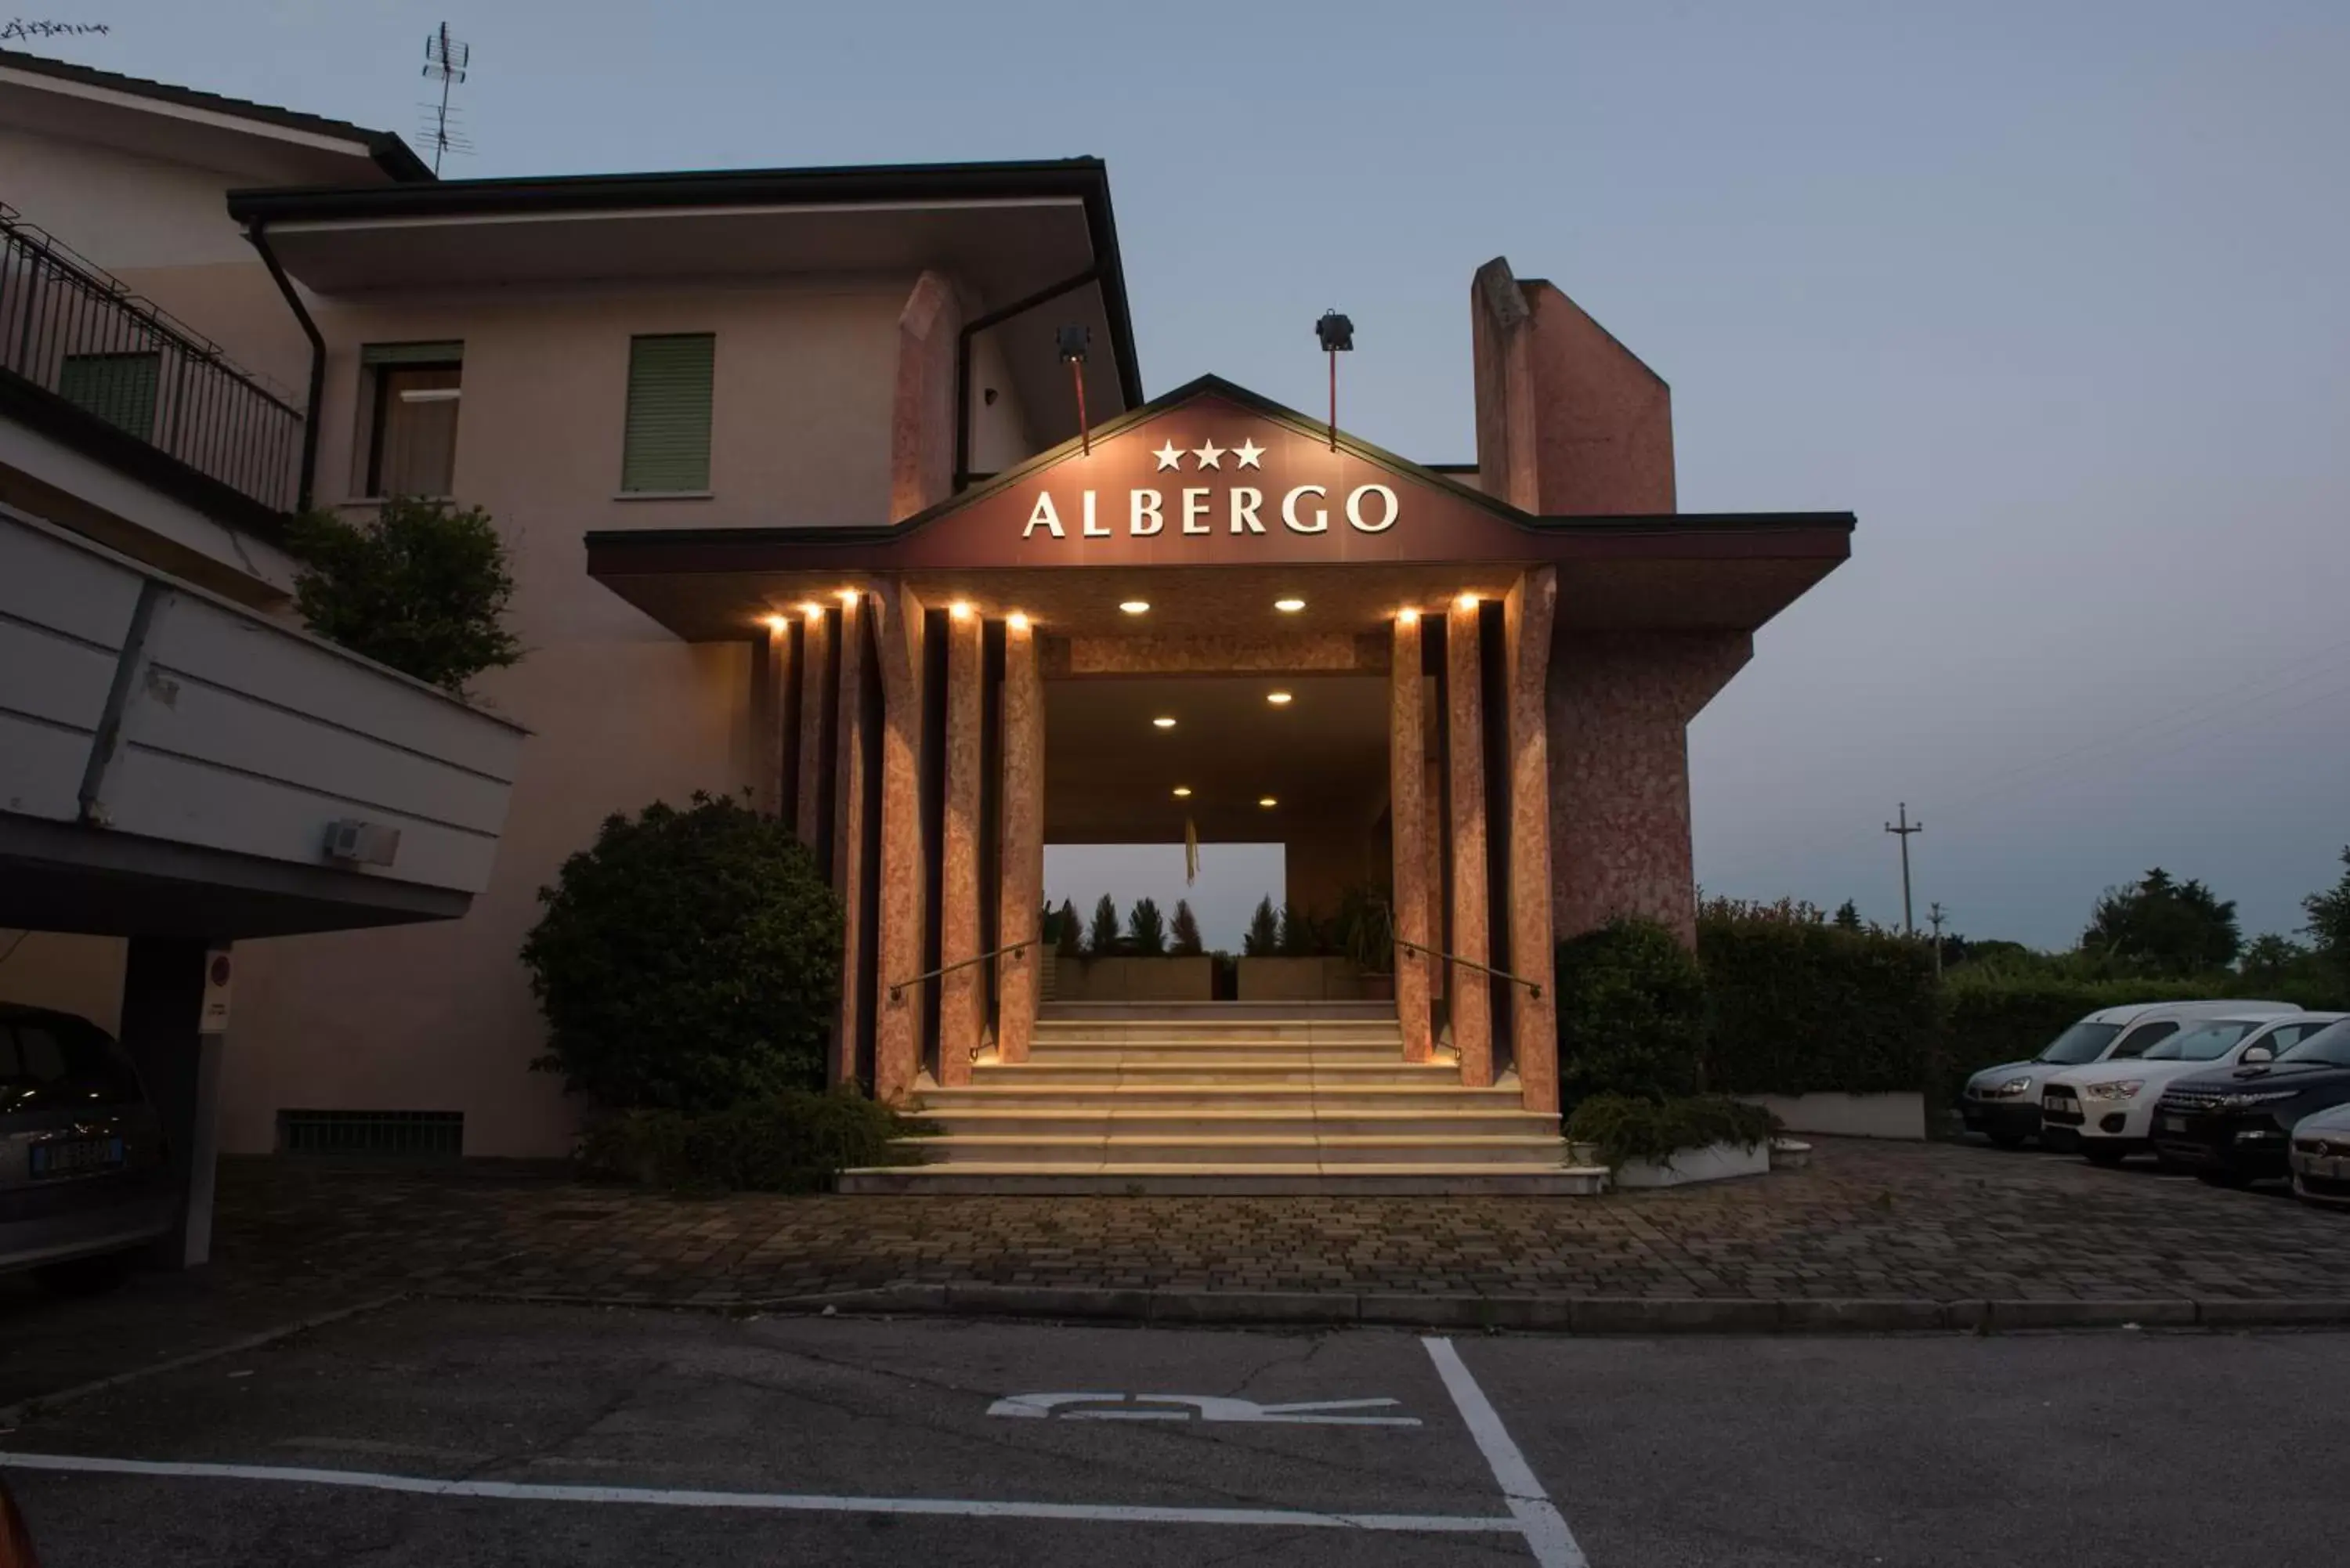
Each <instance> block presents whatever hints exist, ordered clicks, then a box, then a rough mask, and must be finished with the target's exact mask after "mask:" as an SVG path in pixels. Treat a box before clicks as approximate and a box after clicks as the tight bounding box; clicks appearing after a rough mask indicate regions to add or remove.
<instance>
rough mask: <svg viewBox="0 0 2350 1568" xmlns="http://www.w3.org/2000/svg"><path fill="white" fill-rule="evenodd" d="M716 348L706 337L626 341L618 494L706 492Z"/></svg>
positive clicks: (688, 335)
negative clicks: (626, 383) (625, 423)
mask: <svg viewBox="0 0 2350 1568" xmlns="http://www.w3.org/2000/svg"><path fill="white" fill-rule="evenodd" d="M717 343H718V339H717V338H716V337H714V336H712V334H710V333H707V332H685V333H673V334H670V335H667V336H663V337H632V338H630V339H629V422H628V430H627V433H626V438H625V441H624V444H623V448H622V452H621V457H620V488H621V489H622V490H624V491H629V490H707V489H709V488H710V378H711V367H712V364H713V362H714V360H715V358H716V348H717Z"/></svg>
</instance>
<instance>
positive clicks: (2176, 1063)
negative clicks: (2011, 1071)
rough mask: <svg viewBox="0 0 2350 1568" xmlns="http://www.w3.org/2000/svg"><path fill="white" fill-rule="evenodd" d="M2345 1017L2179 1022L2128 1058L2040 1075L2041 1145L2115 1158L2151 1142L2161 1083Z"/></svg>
mask: <svg viewBox="0 0 2350 1568" xmlns="http://www.w3.org/2000/svg"><path fill="white" fill-rule="evenodd" d="M2345 1016H2350V1014H2345V1013H2340V1012H2291V1013H2286V1014H2285V1015H2283V1016H2282V1017H2279V1016H2277V1015H2276V1014H2274V1013H2271V1012H2265V1011H2261V1012H2247V1013H2243V1014H2241V1015H2239V1016H2236V1017H2233V1018H2212V1019H2207V1020H2205V1021H2204V1022H2202V1023H2187V1024H2184V1025H2182V1026H2181V1027H2180V1028H2179V1029H2178V1032H2177V1033H2173V1034H2171V1035H2169V1036H2168V1038H2166V1039H2162V1040H2158V1041H2156V1042H2155V1043H2154V1044H2152V1045H2150V1046H2148V1047H2147V1050H2146V1054H2144V1055H2141V1056H2137V1057H2133V1058H2131V1059H2129V1060H2127V1061H2105V1062H2099V1063H2097V1064H2094V1065H2092V1066H2087V1067H2074V1068H2071V1069H2069V1070H2067V1071H2065V1072H2062V1073H2057V1074H2055V1075H2052V1076H2050V1077H2048V1078H2045V1079H2043V1080H2042V1082H2041V1085H2040V1147H2043V1148H2047V1149H2054V1150H2055V1151H2056V1152H2058V1153H2060V1154H2061V1153H2064V1152H2065V1151H2066V1150H2068V1149H2078V1150H2079V1151H2080V1152H2081V1153H2082V1154H2084V1155H2085V1156H2087V1157H2088V1158H2089V1159H2090V1160H2091V1161H2092V1162H2093V1163H2095V1164H2097V1165H2118V1164H2120V1163H2121V1162H2122V1161H2123V1160H2125V1159H2126V1158H2129V1157H2130V1156H2131V1155H2134V1154H2149V1153H2151V1152H2153V1149H2154V1139H2153V1130H2154V1128H2153V1121H2154V1103H2155V1102H2156V1101H2157V1100H2158V1099H2160V1098H2162V1091H2163V1088H2164V1086H2165V1085H2168V1084H2169V1083H2171V1082H2172V1081H2173V1080H2175V1079H2178V1078H2185V1077H2190V1076H2192V1075H2195V1074H2197V1073H2206V1072H2212V1071H2216V1070H2218V1069H2220V1068H2222V1067H2233V1066H2236V1065H2238V1064H2241V1063H2245V1062H2265V1061H2268V1060H2270V1059H2271V1058H2272V1057H2276V1056H2280V1055H2282V1054H2284V1053H2285V1052H2286V1051H2287V1050H2290V1049H2291V1048H2292V1047H2293V1046H2295V1045H2298V1044H2301V1043H2302V1042H2303V1040H2305V1039H2307V1038H2308V1037H2309V1036H2310V1035H2312V1034H2314V1033H2317V1032H2318V1031H2319V1030H2321V1029H2324V1028H2325V1027H2326V1026H2327V1025H2329V1024H2332V1023H2338V1022H2340V1021H2341V1020H2342V1019H2343V1018H2344V1017H2345Z"/></svg>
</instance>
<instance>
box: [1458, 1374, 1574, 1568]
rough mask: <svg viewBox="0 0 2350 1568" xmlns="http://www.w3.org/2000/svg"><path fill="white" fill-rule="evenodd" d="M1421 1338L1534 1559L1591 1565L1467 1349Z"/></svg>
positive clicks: (1563, 1565) (1546, 1566) (1558, 1567)
mask: <svg viewBox="0 0 2350 1568" xmlns="http://www.w3.org/2000/svg"><path fill="white" fill-rule="evenodd" d="M1420 1343H1421V1344H1422V1345H1426V1346H1428V1358H1429V1359H1430V1361H1433V1362H1435V1363H1436V1375H1437V1376H1439V1377H1441V1378H1442V1379H1444V1391H1445V1392H1446V1393H1448V1394H1450V1395H1451V1396H1452V1403H1453V1404H1454V1405H1456V1406H1458V1407H1460V1410H1461V1420H1463V1421H1465V1422H1467V1423H1468V1426H1469V1435H1470V1436H1471V1437H1472V1438H1476V1439H1477V1451H1478V1452H1479V1453H1482V1454H1483V1455H1484V1456H1485V1463H1486V1464H1488V1465H1490V1466H1491V1467H1492V1470H1493V1479H1494V1480H1496V1481H1499V1482H1500V1483H1501V1487H1502V1495H1503V1497H1505V1498H1507V1499H1508V1500H1509V1502H1510V1514H1511V1517H1512V1518H1513V1519H1515V1520H1516V1521H1517V1522H1518V1528H1519V1529H1520V1530H1521V1531H1523V1532H1524V1533H1525V1538H1526V1546H1527V1547H1528V1549H1529V1550H1531V1551H1532V1552H1534V1561H1535V1562H1537V1563H1541V1564H1542V1565H1543V1568H1589V1560H1588V1559H1587V1558H1586V1557H1585V1556H1584V1555H1583V1548H1582V1547H1580V1546H1577V1545H1576V1544H1575V1532H1573V1531H1571V1530H1569V1529H1568V1528H1567V1527H1566V1516H1565V1515H1564V1514H1562V1513H1560V1512H1559V1511H1558V1509H1557V1506H1556V1505H1555V1504H1554V1503H1553V1502H1552V1501H1550V1494H1549V1493H1548V1492H1546V1491H1544V1490H1543V1484H1542V1482H1541V1481H1539V1480H1535V1479H1534V1467H1533V1466H1532V1465H1529V1464H1528V1463H1526V1457H1525V1455H1523V1454H1522V1453H1520V1452H1519V1451H1518V1445H1517V1444H1515V1443H1513V1442H1512V1441H1511V1440H1510V1434H1509V1429H1508V1428H1505V1427H1503V1425H1502V1417H1499V1416H1497V1415H1495V1414H1494V1413H1493V1407H1492V1402H1491V1401H1489V1400H1488V1399H1486V1397H1485V1391H1484V1390H1483V1389H1482V1388H1480V1387H1478V1386H1477V1380H1476V1379H1475V1378H1474V1377H1471V1376H1469V1368H1468V1367H1467V1366H1464V1365H1463V1364H1462V1362H1461V1353H1460V1352H1459V1351H1458V1350H1455V1349H1454V1348H1452V1342H1451V1340H1449V1339H1423V1340H1421V1341H1420Z"/></svg>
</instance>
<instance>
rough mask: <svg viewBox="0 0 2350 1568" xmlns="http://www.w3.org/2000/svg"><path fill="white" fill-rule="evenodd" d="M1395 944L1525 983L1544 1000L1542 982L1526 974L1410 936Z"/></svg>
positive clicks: (1529, 991) (1519, 983)
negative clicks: (1430, 945)
mask: <svg viewBox="0 0 2350 1568" xmlns="http://www.w3.org/2000/svg"><path fill="white" fill-rule="evenodd" d="M1395 945H1396V946H1398V947H1399V948H1409V949H1410V950H1412V951H1414V952H1416V953H1426V954H1427V955H1428V956H1429V957H1430V958H1432V959H1441V960H1443V961H1445V962H1446V963H1457V964H1460V965H1461V966H1462V967H1463V968H1466V969H1473V970H1479V971H1483V972H1484V973H1486V974H1490V975H1493V976H1495V977H1497V978H1499V979H1502V980H1506V981H1509V982H1510V983H1511V984H1513V985H1523V986H1524V987H1525V988H1526V993H1527V994H1528V995H1530V996H1532V997H1533V998H1534V1000H1535V1001H1536V1002H1540V1001H1541V1000H1542V983H1541V982H1540V981H1532V980H1528V979H1527V978H1526V977H1525V976H1524V975H1522V974H1512V973H1511V972H1510V971H1508V970H1505V969H1495V968H1494V967H1493V966H1492V964H1489V963H1479V962H1478V961H1476V960H1475V959H1472V958H1462V957H1461V955H1460V954H1459V953H1442V952H1438V951H1437V950H1435V949H1434V948H1426V947H1422V946H1420V945H1419V943H1418V942H1416V941H1413V940H1411V939H1410V938H1409V937H1398V938H1396V939H1395Z"/></svg>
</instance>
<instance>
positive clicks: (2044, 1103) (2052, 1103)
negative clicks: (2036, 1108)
mask: <svg viewBox="0 0 2350 1568" xmlns="http://www.w3.org/2000/svg"><path fill="white" fill-rule="evenodd" d="M2040 1108H2041V1109H2042V1110H2043V1111H2069V1110H2071V1109H2072V1108H2073V1101H2072V1099H2071V1097H2070V1096H2065V1095H2043V1096H2040Z"/></svg>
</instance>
